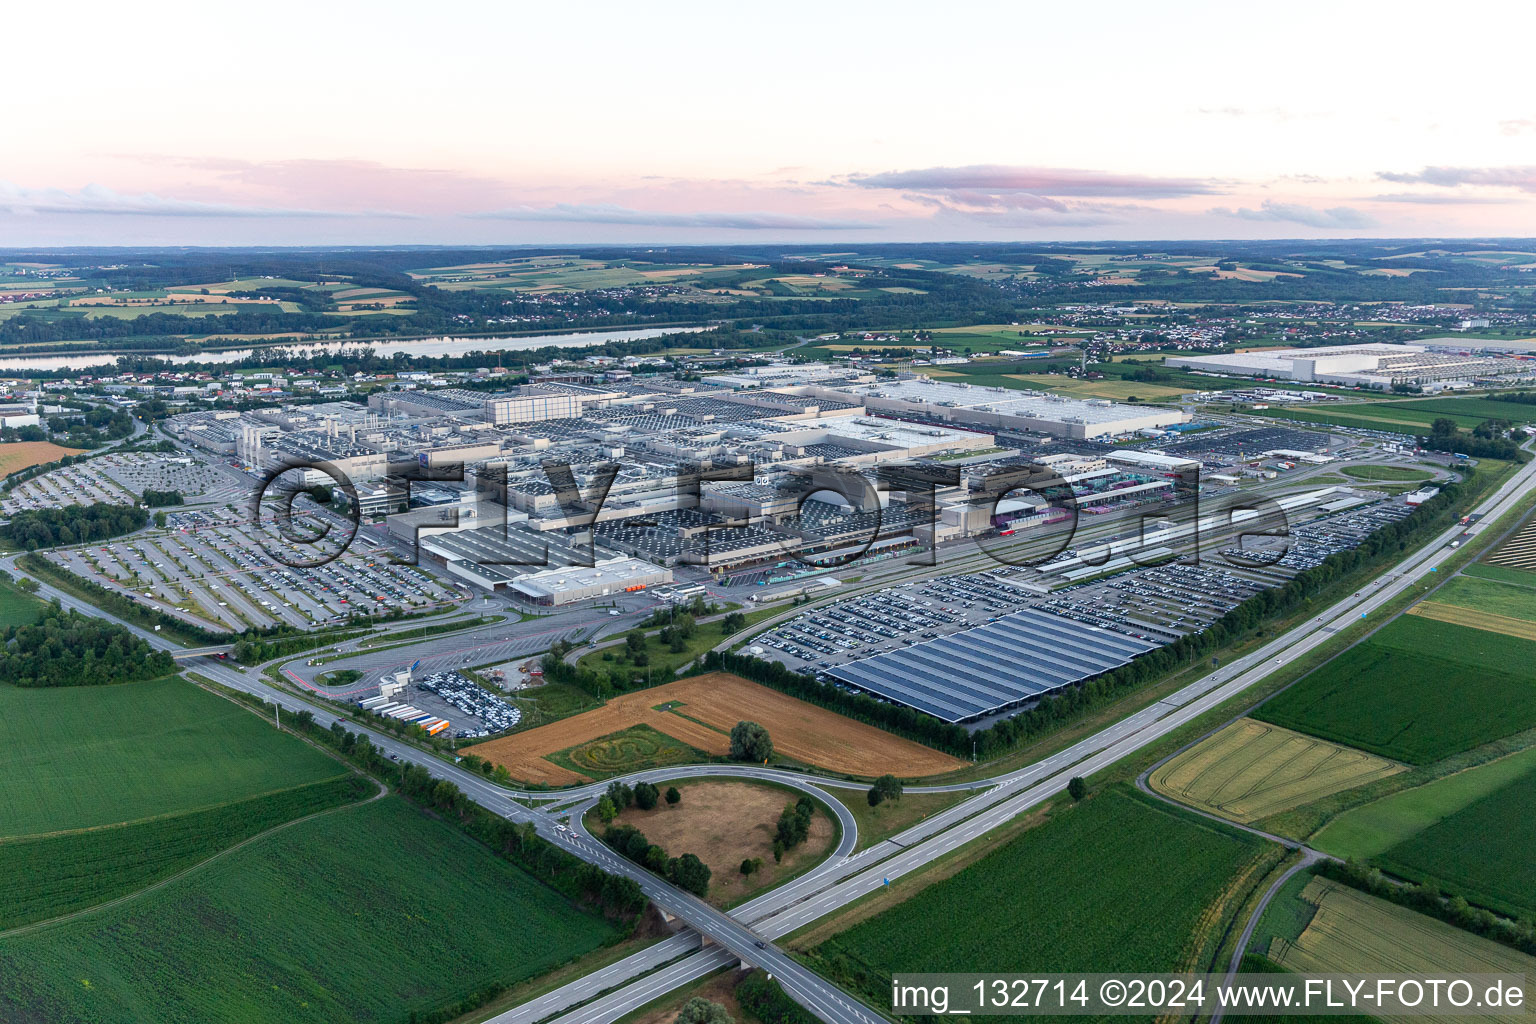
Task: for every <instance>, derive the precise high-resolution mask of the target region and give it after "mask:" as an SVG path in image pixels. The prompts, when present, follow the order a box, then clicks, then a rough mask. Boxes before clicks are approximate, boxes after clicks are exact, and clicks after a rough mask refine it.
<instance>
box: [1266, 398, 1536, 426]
mask: <svg viewBox="0 0 1536 1024" xmlns="http://www.w3.org/2000/svg"><path fill="white" fill-rule="evenodd" d="M1532 409H1533V407H1532V406H1529V405H1520V404H1518V403H1515V402H1495V401H1493V400H1492V399H1488V398H1473V397H1470V396H1469V397H1467V398H1416V399H1409V400H1406V401H1401V402H1399V401H1383V402H1374V403H1371V404H1370V405H1355V404H1349V405H1329V406H1327V407H1325V408H1321V409H1295V408H1279V409H1266V410H1261V412H1260V414H1261V415H1264V416H1272V417H1277V418H1280V419H1292V420H1303V421H1306V422H1308V423H1336V424H1338V425H1339V426H1341V427H1358V428H1360V429H1364V430H1387V431H1392V432H1395V433H1399V434H1427V433H1429V428H1430V426H1431V425H1432V424H1433V423H1434V422H1435V420H1437V419H1441V418H1445V419H1450V420H1454V421H1455V423H1456V425H1457V426H1458V427H1460V428H1462V429H1463V430H1470V429H1471V428H1473V427H1475V426H1477V425H1478V424H1479V423H1482V422H1483V421H1484V420H1490V419H1498V420H1508V421H1510V422H1511V423H1528V422H1530V421H1531V420H1532V419H1533V418H1536V413H1533V411H1532Z"/></svg>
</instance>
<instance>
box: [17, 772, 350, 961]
mask: <svg viewBox="0 0 1536 1024" xmlns="http://www.w3.org/2000/svg"><path fill="white" fill-rule="evenodd" d="M373 789H374V787H373V786H372V785H371V784H369V783H368V782H367V781H366V780H365V779H363V778H362V777H361V776H358V775H352V774H347V775H342V776H339V777H337V778H335V779H331V780H328V781H326V782H312V783H310V784H309V785H307V786H299V787H297V788H295V789H285V790H280V791H278V792H276V793H266V794H263V795H261V796H257V797H252V798H251V799H249V800H238V801H235V802H233V803H228V804H222V805H220V806H218V807H210V808H208V809H207V810H202V811H192V812H190V813H187V814H174V815H168V816H166V817H162V818H151V819H149V820H147V821H136V822H130V823H128V824H124V825H116V826H107V827H102V828H93V829H85V830H82V831H77V832H64V833H61V834H59V835H42V836H26V837H23V838H19V839H7V840H4V841H0V877H3V878H5V879H7V882H6V884H5V885H4V886H0V932H6V931H9V930H10V929H12V928H15V927H17V926H18V925H23V924H29V923H31V922H33V921H48V920H53V919H54V918H58V917H61V916H63V915H65V914H70V913H74V912H75V911H78V910H81V909H83V908H85V907H93V906H96V905H97V904H100V903H104V902H106V901H107V900H113V899H117V898H119V897H122V896H125V895H128V894H130V893H134V892H137V891H139V890H140V889H143V888H144V887H145V886H147V885H150V884H152V883H154V882H156V881H159V880H160V879H163V878H168V877H170V876H171V875H174V874H175V873H176V872H178V871H181V870H183V869H186V868H189V867H191V866H193V865H194V864H198V863H200V862H202V861H205V860H207V859H208V858H210V857H213V856H215V855H216V854H219V853H220V852H222V851H224V850H227V849H229V848H230V847H232V846H234V845H235V844H237V843H239V842H241V841H243V840H246V839H249V838H250V837H251V836H254V835H258V834H259V833H262V832H265V831H266V830H267V829H270V828H274V827H276V826H278V825H281V824H283V823H284V822H288V821H293V820H295V819H297V818H302V817H305V816H306V815H310V814H315V813H317V812H320V811H324V810H327V809H329V808H333V807H339V806H341V805H343V804H346V803H350V802H352V801H354V800H357V799H359V798H361V797H363V796H365V795H367V794H368V793H369V792H370V791H372V790H373Z"/></svg>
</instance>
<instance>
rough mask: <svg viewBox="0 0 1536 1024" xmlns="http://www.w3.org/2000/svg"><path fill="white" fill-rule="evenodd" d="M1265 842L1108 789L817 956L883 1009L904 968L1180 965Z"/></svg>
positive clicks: (850, 932)
mask: <svg viewBox="0 0 1536 1024" xmlns="http://www.w3.org/2000/svg"><path fill="white" fill-rule="evenodd" d="M1264 847H1265V844H1263V843H1262V842H1261V841H1260V840H1257V839H1254V838H1252V837H1250V836H1247V835H1245V834H1242V833H1238V832H1235V831H1228V830H1227V829H1224V828H1222V827H1221V826H1219V825H1216V824H1214V823H1212V822H1208V821H1206V820H1205V819H1202V818H1197V817H1195V816H1193V815H1188V814H1183V813H1180V812H1179V811H1177V810H1174V809H1172V808H1169V807H1168V806H1167V805H1165V804H1163V803H1161V802H1159V801H1156V800H1154V799H1153V798H1151V797H1147V796H1144V795H1143V794H1141V793H1139V792H1137V791H1136V790H1134V789H1131V788H1129V787H1116V788H1112V789H1109V790H1106V791H1104V792H1101V793H1099V794H1098V795H1096V796H1094V797H1092V798H1091V799H1089V800H1087V801H1086V802H1084V803H1082V804H1078V805H1076V806H1073V807H1068V808H1064V809H1062V810H1061V811H1060V813H1058V815H1057V816H1056V817H1054V818H1052V819H1051V820H1050V821H1048V822H1046V823H1045V824H1043V825H1040V826H1038V827H1036V828H1033V829H1031V830H1029V831H1027V832H1025V833H1024V834H1023V835H1021V836H1019V837H1018V838H1017V839H1015V840H1013V841H1012V842H1010V843H1008V844H1007V845H1005V846H1003V847H1001V848H999V849H998V850H997V851H995V852H994V853H991V854H989V855H988V856H986V857H985V858H984V859H982V860H980V861H978V862H976V863H975V864H973V865H971V866H970V867H968V868H966V869H965V870H963V871H961V872H960V873H959V874H956V875H954V876H953V877H950V878H947V879H944V880H942V881H939V882H935V883H934V884H933V885H930V886H929V887H927V888H926V889H923V890H922V891H921V892H919V893H918V894H917V895H915V896H913V897H912V898H911V899H909V900H907V901H906V902H904V903H901V904H898V905H896V906H894V907H891V908H890V909H888V910H886V911H884V912H882V913H880V914H878V915H876V916H874V917H871V918H868V919H867V920H864V921H861V922H859V923H857V924H855V925H854V926H853V927H851V928H849V929H848V930H847V931H844V932H842V933H840V934H838V935H836V936H834V937H833V938H831V939H828V940H827V941H825V942H823V943H821V944H820V945H819V946H817V947H816V948H815V950H814V955H815V956H816V957H817V958H818V959H819V960H820V961H821V963H822V964H824V965H825V966H826V968H827V970H828V971H829V972H830V973H831V974H832V976H833V977H834V978H837V979H839V980H846V981H848V982H850V983H851V984H853V985H855V986H856V987H857V988H858V989H859V990H860V991H861V992H862V993H863V994H865V995H867V996H868V997H869V998H870V999H871V1000H873V1001H874V1002H875V1005H877V1006H880V1007H889V1005H890V978H891V976H892V974H893V973H894V972H898V971H914V970H918V971H1002V972H1017V971H1020V970H1030V971H1083V970H1090V969H1091V970H1095V971H1146V972H1151V971H1171V970H1176V969H1181V967H1182V966H1184V965H1186V964H1188V963H1189V962H1190V961H1191V960H1192V959H1194V957H1193V956H1192V955H1191V951H1192V950H1195V949H1199V948H1200V947H1201V945H1202V939H1203V935H1202V933H1203V932H1205V931H1206V930H1207V929H1210V928H1213V927H1219V925H1218V923H1217V919H1218V918H1219V917H1221V916H1222V915H1221V914H1212V913H1211V908H1212V907H1213V905H1215V904H1216V903H1218V902H1219V901H1220V900H1221V898H1222V897H1223V894H1224V893H1225V892H1226V890H1227V889H1228V888H1229V886H1230V884H1231V882H1232V881H1233V879H1234V878H1235V877H1236V876H1238V875H1239V874H1242V873H1243V872H1244V871H1245V870H1246V869H1247V868H1249V867H1250V866H1252V865H1253V863H1254V862H1255V861H1257V860H1259V859H1263V857H1264ZM1131 908H1134V913H1133V912H1132V910H1131ZM1203 966H1204V965H1201V967H1202V969H1203ZM994 1019H996V1020H1023V1019H1025V1018H1022V1017H1020V1018H1015V1017H999V1018H994Z"/></svg>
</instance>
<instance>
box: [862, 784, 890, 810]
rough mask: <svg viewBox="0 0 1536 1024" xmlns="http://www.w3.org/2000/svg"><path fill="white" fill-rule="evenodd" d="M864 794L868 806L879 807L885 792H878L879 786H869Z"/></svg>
mask: <svg viewBox="0 0 1536 1024" xmlns="http://www.w3.org/2000/svg"><path fill="white" fill-rule="evenodd" d="M864 796H865V799H867V800H868V801H869V806H871V807H879V806H880V804H881V803H883V802H884V801H885V794H884V793H882V792H880V787H879V786H870V787H869V792H868V793H866V794H864Z"/></svg>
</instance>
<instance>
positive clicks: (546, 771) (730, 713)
mask: <svg viewBox="0 0 1536 1024" xmlns="http://www.w3.org/2000/svg"><path fill="white" fill-rule="evenodd" d="M742 719H751V720H753V721H756V722H760V723H762V724H763V725H764V726H766V727H767V729H768V733H769V735H770V736H772V738H773V745H774V749H775V751H776V752H778V753H779V754H782V755H783V756H785V757H789V758H792V759H794V760H796V761H800V762H802V763H804V764H809V765H813V766H815V767H818V768H825V769H828V770H830V771H836V772H844V773H847V774H850V775H860V776H875V775H881V774H884V773H886V772H890V773H892V774H895V775H901V776H904V777H909V778H910V777H915V776H921V775H936V774H940V773H943V772H947V771H952V770H954V769H956V768H959V767H961V766H962V765H963V764H964V763H965V762H963V761H960V760H959V759H957V758H954V757H951V756H949V755H948V754H943V753H940V752H939V751H936V750H931V749H929V748H928V747H924V746H921V745H920V744H917V743H913V742H912V741H911V740H904V739H901V738H900V737H897V736H892V735H891V734H890V733H888V732H884V731H883V730H880V729H877V728H875V727H874V726H872V725H865V724H864V723H862V722H855V721H853V720H852V719H850V718H844V717H843V716H842V715H839V714H837V713H836V712H833V711H827V710H825V709H824V708H819V707H816V706H815V705H813V704H807V703H805V702H803V701H799V700H796V699H795V698H793V697H790V696H788V695H786V694H782V693H779V692H778V691H777V690H770V689H768V688H767V687H765V686H759V685H758V684H756V683H752V682H748V681H747V680H745V679H742V678H741V677H739V676H733V675H730V674H728V673H723V672H711V673H707V674H705V675H699V676H690V677H688V678H686V679H679V680H677V681H676V682H671V683H664V684H663V685H661V686H653V687H651V688H650V689H648V690H638V691H636V692H634V693H627V694H623V695H622V696H618V697H614V698H612V699H611V700H609V701H608V702H607V703H606V704H604V705H603V706H602V707H600V708H597V709H595V710H592V711H584V712H582V713H580V714H577V715H572V716H570V717H569V718H564V719H561V720H560V721H558V722H552V723H550V724H549V725H542V726H539V727H537V728H534V729H528V730H526V731H524V732H519V733H514V734H513V735H511V736H504V737H501V738H500V739H495V740H491V741H490V742H488V743H481V744H478V745H476V746H474V747H472V748H470V750H471V751H472V752H474V753H476V754H479V755H480V756H481V757H484V758H486V759H487V760H489V761H492V762H494V763H496V764H503V765H506V767H507V769H508V770H509V771H510V772H511V773H512V775H513V777H514V778H518V779H524V780H527V781H531V782H543V783H548V784H552V785H570V784H572V783H577V782H583V781H586V778H587V777H586V776H584V775H583V774H581V773H580V772H577V771H575V770H572V769H571V768H567V767H563V766H561V765H559V764H556V763H555V762H553V761H552V760H550V758H549V755H551V754H558V753H559V752H560V751H564V750H569V749H571V748H573V747H579V746H580V745H582V744H585V743H588V742H590V741H592V740H596V739H602V738H604V737H611V736H613V735H614V734H616V733H620V732H623V731H624V730H626V729H629V728H631V727H632V726H635V725H646V726H649V727H650V728H652V729H654V730H656V731H657V732H661V733H665V734H666V735H668V736H670V737H672V738H673V739H676V740H680V741H682V742H683V743H685V744H687V745H689V746H692V747H695V748H697V749H698V750H701V751H703V752H705V753H706V754H709V755H712V756H723V755H724V754H725V753H727V752H728V750H729V748H730V742H729V739H730V737H729V733H730V730H731V727H732V726H734V725H735V724H736V723H737V722H739V721H741V720H742Z"/></svg>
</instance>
